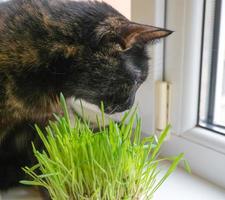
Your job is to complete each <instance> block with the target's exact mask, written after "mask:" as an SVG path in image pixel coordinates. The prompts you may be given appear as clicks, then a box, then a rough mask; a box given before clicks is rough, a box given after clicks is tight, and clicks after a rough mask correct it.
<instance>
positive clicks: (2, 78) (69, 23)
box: [0, 0, 171, 190]
mask: <svg viewBox="0 0 225 200" xmlns="http://www.w3.org/2000/svg"><path fill="white" fill-rule="evenodd" d="M170 33H171V31H168V30H165V29H161V28H156V27H153V26H147V25H141V24H138V23H134V22H130V21H129V20H128V19H126V18H125V17H124V16H123V15H121V14H120V13H119V12H118V11H116V10H115V9H113V8H112V7H111V6H109V5H107V4H106V3H103V2H95V1H94V2H93V1H92V2H87V1H86V2H76V1H75V2H74V1H66V0H64V1H63V0H61V1H59V0H11V1H8V2H4V3H0V189H2V190H4V189H7V188H9V187H11V186H15V185H17V184H18V181H19V180H21V179H23V178H24V174H23V172H22V171H21V167H22V166H25V165H31V164H32V162H33V160H34V159H33V156H32V150H31V141H34V142H35V143H36V145H39V140H38V137H37V134H35V131H34V129H33V124H34V123H37V124H39V125H40V126H42V127H44V126H45V125H46V123H47V122H48V120H49V119H50V118H51V117H52V113H54V112H60V110H59V103H58V95H59V94H60V92H62V93H63V94H64V95H65V97H66V98H69V97H72V96H75V97H76V98H80V99H84V100H86V101H87V102H90V103H92V104H95V105H99V104H100V102H101V101H103V102H104V105H105V111H106V112H107V113H113V112H120V111H123V110H126V109H129V108H130V106H132V104H133V102H134V97H135V93H136V91H137V89H138V87H139V86H140V85H141V84H142V83H143V81H145V79H146V77H147V74H148V56H147V52H146V44H148V43H151V42H152V41H154V40H157V39H160V38H163V37H165V36H167V35H169V34H170ZM40 148H41V145H40Z"/></svg>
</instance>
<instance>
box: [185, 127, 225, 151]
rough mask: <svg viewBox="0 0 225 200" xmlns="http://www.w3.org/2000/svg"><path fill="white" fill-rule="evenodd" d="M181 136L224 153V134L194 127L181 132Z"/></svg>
mask: <svg viewBox="0 0 225 200" xmlns="http://www.w3.org/2000/svg"><path fill="white" fill-rule="evenodd" d="M181 137H183V138H185V139H187V140H190V141H191V142H194V143H196V144H199V145H202V146H204V147H206V148H209V149H212V150H214V151H216V152H218V153H222V154H225V136H223V135H220V134H218V133H215V132H213V131H210V130H207V129H204V128H201V127H196V128H193V129H191V130H188V131H186V132H185V133H183V134H181Z"/></svg>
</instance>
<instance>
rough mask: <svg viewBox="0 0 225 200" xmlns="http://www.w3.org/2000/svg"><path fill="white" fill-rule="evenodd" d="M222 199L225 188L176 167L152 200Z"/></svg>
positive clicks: (224, 197)
mask: <svg viewBox="0 0 225 200" xmlns="http://www.w3.org/2000/svg"><path fill="white" fill-rule="evenodd" d="M181 199H182V200H190V199H192V200H224V199H225V189H223V188H220V187H218V186H216V185H214V184H212V183H210V182H208V181H206V180H204V179H202V178H199V177H198V176H195V175H189V174H188V173H186V172H185V171H184V170H183V169H181V168H178V169H177V170H176V172H175V173H173V174H172V175H171V176H170V177H169V179H168V180H167V181H166V182H165V183H164V184H163V185H162V187H161V188H160V189H159V190H158V191H157V192H156V194H155V197H154V200H181Z"/></svg>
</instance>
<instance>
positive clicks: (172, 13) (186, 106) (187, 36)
mask: <svg viewBox="0 0 225 200" xmlns="http://www.w3.org/2000/svg"><path fill="white" fill-rule="evenodd" d="M166 6H167V7H166V10H167V12H166V13H167V16H166V24H167V27H168V28H170V29H172V30H174V31H175V33H174V34H173V35H172V36H171V37H170V38H169V39H167V40H166V47H165V80H166V81H169V82H170V83H171V84H172V99H171V101H172V104H171V124H172V126H173V128H172V135H171V139H170V140H169V141H168V142H167V143H166V144H165V145H164V147H163V150H162V154H163V155H174V154H177V153H180V152H184V153H185V157H186V159H187V160H188V162H189V163H190V165H191V168H192V171H193V172H194V173H196V174H198V175H200V176H202V177H204V178H206V179H207V180H209V181H211V182H214V183H216V184H218V185H220V186H222V187H225V176H224V173H225V137H224V136H221V135H219V134H216V133H214V132H212V131H209V130H206V129H203V128H200V127H198V126H197V118H198V98H199V82H200V81H199V77H200V63H201V44H202V42H201V41H202V25H203V11H204V9H203V8H204V0H198V1H196V0H170V1H167V5H166Z"/></svg>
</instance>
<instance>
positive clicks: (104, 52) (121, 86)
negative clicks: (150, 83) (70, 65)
mask: <svg viewBox="0 0 225 200" xmlns="http://www.w3.org/2000/svg"><path fill="white" fill-rule="evenodd" d="M171 33H172V32H171V31H169V30H166V29H162V28H157V27H154V26H148V25H143V24H138V23H134V22H131V21H129V20H127V19H126V18H125V17H123V16H121V15H112V16H108V17H106V18H105V19H104V20H102V21H100V22H99V23H98V24H97V25H96V26H95V28H94V31H93V32H91V31H90V37H89V38H86V46H85V47H84V49H83V54H82V57H83V60H84V61H83V62H84V63H85V64H83V65H82V66H80V71H79V73H78V74H79V76H80V78H78V79H79V81H78V82H77V86H76V91H75V96H76V95H77V96H78V97H79V98H82V99H84V100H86V101H87V102H90V103H92V104H95V105H97V106H100V104H101V101H103V103H104V107H105V112H106V113H114V112H121V111H124V110H127V109H129V108H130V107H131V106H132V105H133V103H134V99H135V94H136V91H137V89H138V88H139V87H140V85H141V84H142V83H143V82H144V81H145V80H146V78H147V76H148V68H149V65H148V60H149V57H148V52H147V48H146V47H147V45H148V44H153V43H155V41H157V40H159V39H161V38H164V37H166V36H168V35H169V34H171Z"/></svg>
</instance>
